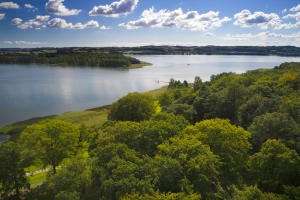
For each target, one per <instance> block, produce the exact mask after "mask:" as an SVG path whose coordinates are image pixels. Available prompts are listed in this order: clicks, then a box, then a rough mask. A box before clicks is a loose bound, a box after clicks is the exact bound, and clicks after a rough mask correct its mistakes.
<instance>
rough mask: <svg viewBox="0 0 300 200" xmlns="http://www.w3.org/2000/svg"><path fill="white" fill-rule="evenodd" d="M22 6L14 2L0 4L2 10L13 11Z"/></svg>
mask: <svg viewBox="0 0 300 200" xmlns="http://www.w3.org/2000/svg"><path fill="white" fill-rule="evenodd" d="M19 7H20V6H19V5H18V4H16V3H13V2H2V3H0V8H12V9H18V8H19Z"/></svg>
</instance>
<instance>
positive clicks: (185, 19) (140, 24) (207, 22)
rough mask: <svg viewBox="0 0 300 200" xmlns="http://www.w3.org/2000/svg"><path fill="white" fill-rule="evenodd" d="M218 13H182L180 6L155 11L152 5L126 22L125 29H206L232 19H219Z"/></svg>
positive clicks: (216, 26) (219, 25) (214, 27)
mask: <svg viewBox="0 0 300 200" xmlns="http://www.w3.org/2000/svg"><path fill="white" fill-rule="evenodd" d="M218 15H219V12H213V11H210V12H208V13H204V14H199V13H198V12H197V11H189V12H187V13H184V12H183V11H182V9H181V8H178V9H177V10H173V11H169V10H166V9H164V10H159V11H158V12H155V11H154V7H152V8H150V9H149V10H144V11H143V13H142V15H141V18H140V19H138V20H136V21H130V22H128V23H127V24H126V25H125V27H126V28H127V29H137V28H154V27H158V28H179V29H183V30H184V29H189V30H192V31H199V30H200V31H207V30H211V29H216V28H218V27H221V26H222V24H223V23H224V22H228V21H230V20H232V19H230V18H228V17H224V18H223V19H219V18H218Z"/></svg>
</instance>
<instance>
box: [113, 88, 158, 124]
mask: <svg viewBox="0 0 300 200" xmlns="http://www.w3.org/2000/svg"><path fill="white" fill-rule="evenodd" d="M153 114H155V107H154V101H153V99H152V98H151V96H150V95H148V94H142V93H138V92H134V93H129V94H128V95H126V96H124V97H122V98H121V99H119V100H118V101H117V102H115V103H113V104H112V105H111V107H110V110H109V113H108V119H109V120H120V121H136V122H140V121H144V120H148V119H150V117H151V116H152V115H153Z"/></svg>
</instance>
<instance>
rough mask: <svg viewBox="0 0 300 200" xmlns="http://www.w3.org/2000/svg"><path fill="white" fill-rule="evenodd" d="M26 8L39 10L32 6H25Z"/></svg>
mask: <svg viewBox="0 0 300 200" xmlns="http://www.w3.org/2000/svg"><path fill="white" fill-rule="evenodd" d="M24 6H25V8H28V9H33V10H38V8H36V7H34V6H32V5H30V4H25V5H24Z"/></svg>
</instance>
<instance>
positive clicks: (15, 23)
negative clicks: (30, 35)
mask: <svg viewBox="0 0 300 200" xmlns="http://www.w3.org/2000/svg"><path fill="white" fill-rule="evenodd" d="M22 21H23V20H22V19H20V18H14V19H13V20H11V22H10V24H11V25H20V24H22Z"/></svg>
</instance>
